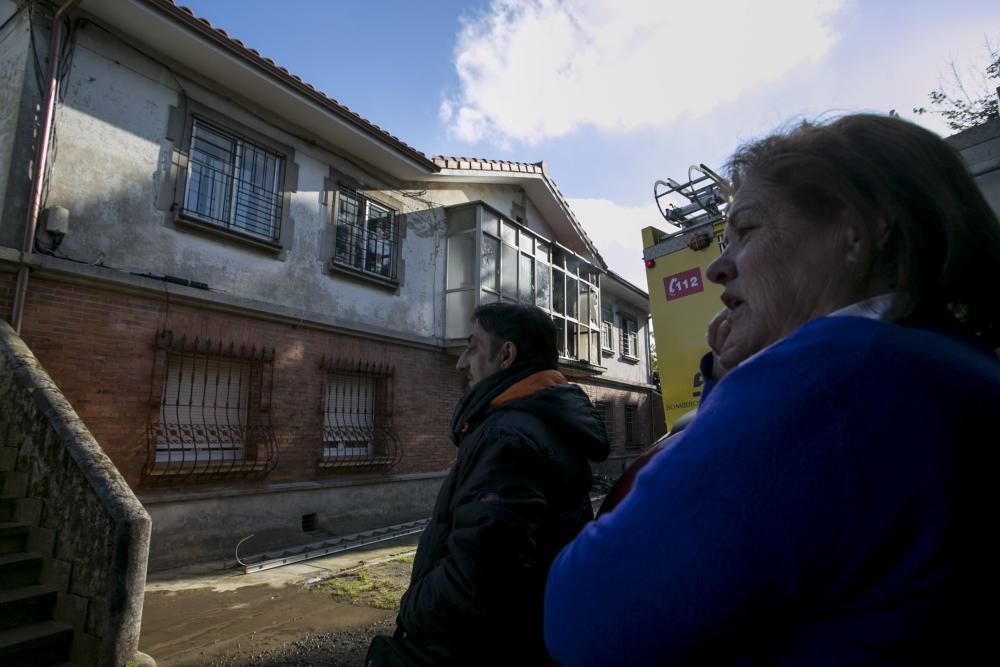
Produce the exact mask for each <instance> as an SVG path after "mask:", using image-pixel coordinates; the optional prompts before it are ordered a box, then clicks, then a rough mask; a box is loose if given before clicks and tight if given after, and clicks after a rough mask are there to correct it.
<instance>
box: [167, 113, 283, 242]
mask: <svg viewBox="0 0 1000 667" xmlns="http://www.w3.org/2000/svg"><path fill="white" fill-rule="evenodd" d="M283 163H284V160H283V158H282V156H281V155H279V154H277V153H276V152H274V151H272V150H269V149H267V148H265V147H263V146H261V145H259V144H257V143H255V142H253V141H251V140H250V139H248V138H247V137H243V136H240V135H237V134H235V133H233V132H230V131H228V130H223V129H221V128H220V127H217V126H214V125H211V124H209V123H207V122H206V121H204V120H202V119H201V118H197V117H196V118H194V120H193V123H192V127H191V146H190V149H189V164H188V177H187V183H186V186H185V191H184V203H183V208H182V210H181V213H182V215H184V216H186V217H189V218H194V219H197V220H200V221H202V222H206V223H208V224H211V225H215V226H218V227H222V228H224V229H227V230H230V231H234V232H238V233H241V234H247V235H249V236H251V237H254V238H258V239H262V240H265V241H277V240H278V239H279V236H280V232H281V211H282V193H281V182H282V169H283Z"/></svg>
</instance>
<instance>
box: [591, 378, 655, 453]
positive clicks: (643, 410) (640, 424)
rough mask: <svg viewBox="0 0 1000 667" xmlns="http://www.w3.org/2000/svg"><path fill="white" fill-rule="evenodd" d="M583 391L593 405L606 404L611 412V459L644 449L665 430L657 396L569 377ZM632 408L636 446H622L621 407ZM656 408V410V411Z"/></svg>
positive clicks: (623, 415)
mask: <svg viewBox="0 0 1000 667" xmlns="http://www.w3.org/2000/svg"><path fill="white" fill-rule="evenodd" d="M571 380H572V381H573V382H576V383H577V384H579V385H580V387H581V388H583V390H584V392H585V393H586V394H587V396H589V397H590V400H591V401H593V402H595V403H596V402H598V401H606V402H608V403H610V406H611V411H612V413H613V417H612V419H613V424H612V428H613V433H612V434H611V454H610V456H611V457H615V456H625V455H634V454H637V453H638V452H640V451H642V450H644V449H645V448H646V447H648V446H649V445H651V444H653V442H654V441H655V440H656V439H657V438H659V437H660V436H661V435H663V433H664V432H665V430H666V427H665V425H664V421H663V407H662V401H661V400H660V397H659V396H658V395H657V394H654V393H653V392H651V391H650V392H645V391H629V390H627V389H621V388H618V387H608V386H604V385H600V384H595V383H590V382H586V381H585V380H579V379H575V378H571ZM626 405H635V406H636V407H637V410H636V415H635V422H634V423H635V429H636V431H635V433H636V440H637V441H638V445H639V446H638V447H626V446H625V406H626ZM658 407H659V409H658V410H657V408H658Z"/></svg>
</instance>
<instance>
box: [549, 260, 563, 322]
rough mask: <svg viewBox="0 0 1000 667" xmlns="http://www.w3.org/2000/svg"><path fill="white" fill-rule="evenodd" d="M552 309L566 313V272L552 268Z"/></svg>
mask: <svg viewBox="0 0 1000 667" xmlns="http://www.w3.org/2000/svg"><path fill="white" fill-rule="evenodd" d="M552 310H553V311H554V312H557V313H559V314H560V315H565V314H566V274H565V273H563V272H562V271H559V270H557V269H552Z"/></svg>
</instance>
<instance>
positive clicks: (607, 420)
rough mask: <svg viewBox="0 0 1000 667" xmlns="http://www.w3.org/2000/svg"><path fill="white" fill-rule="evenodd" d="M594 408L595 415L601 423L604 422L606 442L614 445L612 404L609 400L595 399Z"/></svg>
mask: <svg viewBox="0 0 1000 667" xmlns="http://www.w3.org/2000/svg"><path fill="white" fill-rule="evenodd" d="M594 409H596V410H597V416H598V417H599V418H600V420H601V423H603V424H604V432H605V433H607V435H608V442H610V443H611V446H612V447H614V446H615V413H614V405H612V403H611V402H610V401H596V402H595V403H594Z"/></svg>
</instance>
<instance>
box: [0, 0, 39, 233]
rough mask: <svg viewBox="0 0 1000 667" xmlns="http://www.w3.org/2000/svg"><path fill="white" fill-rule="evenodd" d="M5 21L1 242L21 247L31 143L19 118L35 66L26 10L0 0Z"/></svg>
mask: <svg viewBox="0 0 1000 667" xmlns="http://www.w3.org/2000/svg"><path fill="white" fill-rule="evenodd" d="M8 20H9V23H7V25H6V26H4V27H3V29H0V244H2V245H7V246H11V247H17V248H20V245H21V233H22V231H21V227H22V225H23V222H24V221H23V215H24V214H23V202H24V201H25V198H26V196H27V186H28V183H29V167H30V160H31V148H32V144H31V139H30V134H31V133H30V128H26V131H25V130H22V131H21V132H19V131H18V130H19V128H20V127H22V123H21V122H20V119H21V118H27V119H30V115H31V103H32V96H31V94H30V91H27V90H26V89H25V86H26V85H27V84H29V83H31V84H32V85H33V75H34V69H33V67H32V66H31V64H30V61H29V55H30V53H31V51H30V48H31V44H30V32H29V30H30V21H29V18H28V9H27V8H23V9H21V10H20V11H18V10H17V6H16V5H15V4H14V3H13V2H10V1H9V0H0V25H3V24H4V23H5V22H7V21H8ZM27 75H31V76H27ZM23 125H25V126H26V125H27V121H25V123H24V124H23ZM21 190H23V192H21ZM18 213H21V215H18Z"/></svg>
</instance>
